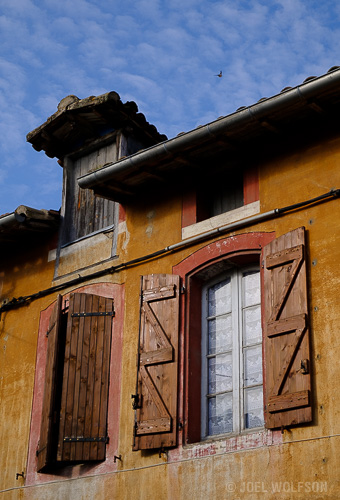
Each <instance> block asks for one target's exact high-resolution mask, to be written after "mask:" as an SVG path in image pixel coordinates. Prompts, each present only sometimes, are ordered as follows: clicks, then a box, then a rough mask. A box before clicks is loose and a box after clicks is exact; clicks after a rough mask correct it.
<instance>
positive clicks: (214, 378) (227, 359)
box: [208, 353, 233, 394]
mask: <svg viewBox="0 0 340 500" xmlns="http://www.w3.org/2000/svg"><path fill="white" fill-rule="evenodd" d="M232 369H233V364H232V357H231V353H230V354H221V355H219V356H216V357H215V358H210V359H209V360H208V381H209V382H208V393H209V394H214V393H216V392H222V391H230V390H232V387H233V378H232V374H233V371H232Z"/></svg>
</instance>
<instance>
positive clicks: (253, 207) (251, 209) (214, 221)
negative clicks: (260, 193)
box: [182, 201, 260, 240]
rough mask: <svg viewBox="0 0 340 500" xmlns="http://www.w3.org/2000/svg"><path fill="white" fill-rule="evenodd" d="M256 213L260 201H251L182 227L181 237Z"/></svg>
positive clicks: (258, 210)
mask: <svg viewBox="0 0 340 500" xmlns="http://www.w3.org/2000/svg"><path fill="white" fill-rule="evenodd" d="M258 213H260V202H259V201H254V202H253V203H248V205H243V207H240V208H236V209H235V210H231V211H230V212H225V213H224V214H221V215H216V216H215V217H211V218H210V219H206V220H203V221H201V222H196V223H195V224H191V225H190V226H187V227H183V228H182V239H183V240H184V239H186V238H191V237H192V236H197V235H198V234H202V233H205V232H207V231H210V230H211V229H216V228H218V227H220V226H224V225H226V224H230V223H232V222H237V221H239V220H242V219H246V218H247V217H251V216H252V215H256V214H258Z"/></svg>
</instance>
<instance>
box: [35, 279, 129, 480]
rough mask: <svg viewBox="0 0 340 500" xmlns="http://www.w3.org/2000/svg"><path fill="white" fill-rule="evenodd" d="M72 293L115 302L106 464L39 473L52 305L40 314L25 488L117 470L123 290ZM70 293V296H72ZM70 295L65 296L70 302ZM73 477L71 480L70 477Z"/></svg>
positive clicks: (106, 287)
mask: <svg viewBox="0 0 340 500" xmlns="http://www.w3.org/2000/svg"><path fill="white" fill-rule="evenodd" d="M72 292H84V293H91V294H97V295H101V296H103V297H108V298H113V299H114V309H115V317H114V320H113V325H112V349H111V360H110V391H109V401H108V422H107V429H108V436H109V438H110V439H109V442H108V444H107V445H106V460H105V461H104V462H101V463H99V464H97V465H93V464H91V465H81V466H78V467H65V468H61V469H58V474H42V473H37V458H36V450H37V448H38V442H39V435H40V423H41V412H42V403H43V395H44V380H45V364H46V351H47V337H46V331H47V330H48V324H49V319H50V315H51V313H52V309H53V306H54V304H55V302H53V303H52V304H51V305H50V306H49V307H48V308H47V309H45V310H44V311H42V312H41V315H40V324H39V333H38V346H37V360H36V372H35V373H36V375H35V381H34V393H33V405H32V417H31V429H30V439H29V449H28V459H27V473H26V482H25V484H26V485H34V484H41V483H46V482H49V481H53V480H58V481H60V480H62V479H63V478H65V479H66V478H67V479H69V478H70V477H72V478H77V477H81V476H87V475H93V474H94V473H95V474H100V473H105V472H113V471H115V470H117V463H114V456H115V455H119V453H118V436H119V411H120V387H121V362H122V343H123V318H124V286H123V285H116V284H112V283H97V284H93V285H88V286H84V287H81V288H77V289H75V290H72ZM70 293H71V292H70ZM68 297H69V294H67V295H65V296H64V300H67V299H68ZM70 473H71V476H70Z"/></svg>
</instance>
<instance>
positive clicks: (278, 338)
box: [263, 227, 312, 428]
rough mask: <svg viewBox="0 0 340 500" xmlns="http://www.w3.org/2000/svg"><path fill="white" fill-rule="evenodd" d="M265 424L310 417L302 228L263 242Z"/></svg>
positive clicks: (285, 423)
mask: <svg viewBox="0 0 340 500" xmlns="http://www.w3.org/2000/svg"><path fill="white" fill-rule="evenodd" d="M263 256H264V294H265V297H264V326H265V361H266V363H265V373H266V379H265V380H266V390H265V393H266V401H265V405H266V406H265V408H266V427H268V428H278V427H285V426H291V425H297V424H302V423H305V422H310V421H311V420H312V407H311V375H310V341H309V329H308V326H309V324H308V307H307V280H306V246H305V230H304V228H303V227H302V228H298V229H296V230H294V231H291V232H290V233H287V234H285V235H283V236H280V237H279V238H277V239H276V240H274V241H273V242H271V243H270V244H269V245H267V246H266V247H265V248H264V253H263Z"/></svg>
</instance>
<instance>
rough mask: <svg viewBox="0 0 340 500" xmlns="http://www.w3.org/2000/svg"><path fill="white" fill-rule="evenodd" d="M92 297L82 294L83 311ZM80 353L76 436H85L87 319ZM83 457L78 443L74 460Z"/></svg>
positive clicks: (87, 307) (83, 327)
mask: <svg viewBox="0 0 340 500" xmlns="http://www.w3.org/2000/svg"><path fill="white" fill-rule="evenodd" d="M92 300H93V298H92V295H90V294H84V297H83V301H84V302H85V304H84V311H91V310H92ZM82 330H83V335H82V352H81V359H80V361H81V363H80V369H79V404H78V414H77V416H75V417H74V418H75V420H76V423H77V434H75V435H76V436H84V435H85V417H86V394H87V380H88V369H89V350H90V336H91V321H88V318H83V323H82ZM83 457H84V444H83V443H78V444H77V446H76V454H75V460H82V459H83Z"/></svg>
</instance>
